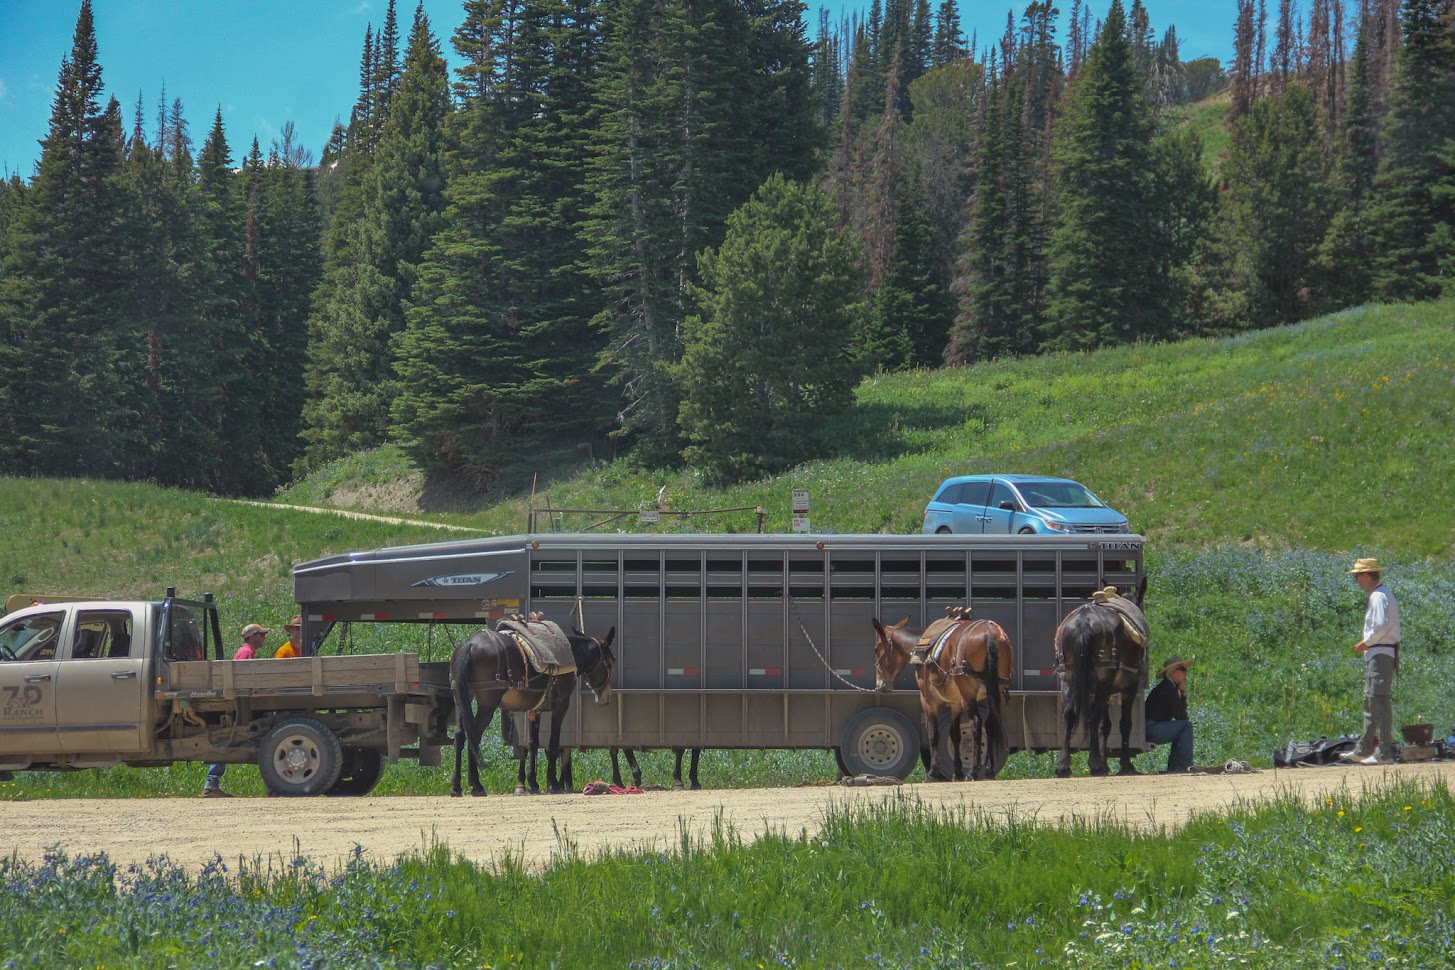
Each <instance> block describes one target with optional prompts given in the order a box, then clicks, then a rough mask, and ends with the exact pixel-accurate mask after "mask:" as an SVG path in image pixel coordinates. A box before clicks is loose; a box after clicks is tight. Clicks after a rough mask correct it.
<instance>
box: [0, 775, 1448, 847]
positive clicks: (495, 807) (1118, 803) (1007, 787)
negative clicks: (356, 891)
mask: <svg viewBox="0 0 1455 970" xmlns="http://www.w3.org/2000/svg"><path fill="white" fill-rule="evenodd" d="M19 777H20V780H21V781H22V784H23V779H24V776H23V775H21V776H19ZM1405 780H1409V781H1415V782H1419V783H1421V784H1437V783H1443V784H1445V785H1451V783H1452V780H1455V761H1442V762H1429V763H1425V764H1414V765H1399V766H1394V767H1388V768H1363V767H1357V766H1355V767H1348V768H1307V769H1285V770H1273V769H1268V770H1265V771H1262V772H1259V773H1257V774H1243V775H1189V776H1178V777H1172V776H1159V775H1143V776H1140V777H1135V778H1115V777H1113V778H1073V779H1070V780H1067V781H1057V780H1052V779H1034V780H1026V781H995V782H979V783H962V784H933V785H931V784H917V785H905V786H902V787H898V788H842V787H824V788H757V789H746V790H734V791H701V792H670V791H668V792H650V793H647V794H643V795H596V796H588V795H558V796H539V797H515V796H511V795H491V796H488V797H485V798H468V797H467V798H463V799H455V798H448V797H444V796H439V797H429V798H417V797H407V798H406V797H385V798H314V799H307V800H297V801H289V802H283V803H280V802H279V801H278V800H273V801H270V802H268V803H266V804H264V803H262V802H261V801H257V800H249V799H206V800H203V799H177V798H157V799H80V800H69V799H68V800H64V801H61V800H37V801H16V802H9V803H7V804H6V805H5V806H4V818H5V834H4V836H3V837H0V847H3V850H4V852H5V854H6V855H11V854H14V853H19V854H20V855H21V856H22V857H25V858H30V859H39V858H40V857H41V855H42V853H43V852H44V851H45V849H46V848H47V847H49V846H53V845H60V846H62V847H64V848H65V849H66V850H67V851H68V852H70V853H72V854H77V853H83V852H96V851H105V852H106V853H107V854H108V855H109V856H110V857H111V859H112V860H113V861H115V862H118V863H122V864H125V863H130V862H143V861H145V860H146V859H147V858H148V857H150V856H153V855H160V854H165V855H167V856H168V857H169V858H170V859H172V860H173V861H174V862H177V863H180V864H183V865H186V866H188V867H192V868H195V867H199V866H201V865H203V864H205V863H207V862H208V861H211V860H212V859H214V858H215V857H217V856H221V857H222V859H223V860H224V861H226V862H228V863H230V864H236V863H237V861H238V860H240V859H241V860H242V861H244V862H246V863H248V864H250V865H251V864H254V863H260V864H263V865H266V864H267V863H268V862H270V861H271V862H273V863H274V864H277V863H278V862H280V861H288V860H291V859H293V858H294V857H295V855H297V854H301V855H302V856H304V857H306V858H309V859H312V860H315V861H317V862H319V863H320V864H322V865H323V866H325V867H326V868H332V867H334V866H336V865H338V864H341V863H342V862H343V861H345V860H346V859H347V858H348V857H349V856H350V855H352V854H353V851H354V846H355V845H356V844H357V845H361V846H363V848H364V855H365V858H366V859H370V860H373V861H375V862H387V861H390V860H392V859H394V858H395V857H396V856H398V855H400V854H401V853H407V852H411V851H413V850H418V849H423V848H426V847H428V846H430V845H433V844H436V843H445V844H447V845H448V846H449V847H450V848H451V849H452V850H453V851H454V852H456V853H459V854H461V855H463V856H465V857H467V858H469V859H473V860H475V861H477V862H481V863H488V862H490V861H492V860H496V859H498V858H500V857H501V855H502V854H504V853H507V852H509V853H512V854H514V855H517V856H520V857H523V858H524V859H526V860H528V862H529V863H530V864H533V865H540V864H544V863H547V862H549V861H550V859H551V858H552V856H553V855H555V854H557V853H559V852H560V851H561V850H562V844H561V841H560V839H558V837H557V834H556V833H557V832H558V831H559V832H560V833H562V835H563V836H564V838H565V839H566V840H567V841H569V842H570V843H571V844H572V845H574V846H575V848H576V849H577V850H578V851H580V852H581V853H583V854H585V855H587V856H590V855H591V854H594V853H597V852H600V851H603V850H606V849H618V848H642V847H645V848H652V847H655V848H657V849H671V848H672V847H673V846H675V845H676V844H678V842H679V840H680V832H681V827H682V826H684V825H686V826H688V827H689V829H690V830H691V831H692V832H693V833H694V834H697V835H703V834H706V833H708V832H710V830H711V827H712V825H713V824H714V821H715V819H716V818H717V817H718V816H719V814H720V815H721V816H722V818H723V820H724V821H725V822H726V823H727V824H729V825H731V826H732V827H733V828H734V829H735V830H736V831H737V833H738V834H739V835H740V836H742V837H743V838H744V839H751V838H756V837H757V836H759V835H761V834H763V832H764V831H766V830H769V829H772V830H774V831H781V832H786V833H789V834H791V835H797V834H798V833H800V832H802V831H809V832H812V831H814V830H816V829H817V828H818V826H819V824H820V822H821V820H822V819H823V816H824V813H825V812H826V811H828V810H830V809H831V808H835V807H842V806H849V805H864V804H875V803H879V802H882V801H884V800H892V799H895V798H899V797H909V798H912V799H918V800H919V801H920V802H921V803H923V804H924V805H925V806H926V807H928V808H930V809H935V810H938V809H948V810H951V811H962V810H963V811H968V812H983V813H988V814H989V815H991V816H1007V815H1012V814H1014V815H1016V816H1019V817H1023V818H1028V817H1034V818H1036V819H1038V820H1040V821H1042V822H1060V821H1065V820H1069V819H1072V818H1079V819H1092V820H1095V819H1114V820H1117V821H1121V822H1125V823H1127V824H1130V825H1134V826H1147V827H1158V826H1167V827H1176V826H1178V825H1180V824H1182V823H1183V822H1184V821H1186V820H1187V818H1188V817H1189V815H1191V814H1192V813H1194V812H1201V811H1216V810H1219V809H1223V808H1227V807H1230V806H1232V805H1235V804H1238V803H1243V802H1253V801H1259V800H1265V799H1270V798H1276V797H1280V796H1284V795H1293V796H1297V797H1299V798H1302V799H1305V800H1307V801H1309V802H1314V801H1321V800H1322V799H1323V798H1325V797H1327V796H1328V795H1329V794H1332V793H1335V792H1350V793H1354V794H1357V793H1359V792H1360V791H1361V790H1363V789H1365V788H1376V787H1385V786H1389V785H1392V784H1396V783H1398V782H1400V781H1405ZM284 807H286V808H287V809H288V810H287V811H280V809H282V808H284ZM282 818H287V819H289V820H290V821H289V822H288V824H286V825H282V824H277V820H278V819H282ZM295 839H296V840H297V841H296V845H295V841H294V840H295Z"/></svg>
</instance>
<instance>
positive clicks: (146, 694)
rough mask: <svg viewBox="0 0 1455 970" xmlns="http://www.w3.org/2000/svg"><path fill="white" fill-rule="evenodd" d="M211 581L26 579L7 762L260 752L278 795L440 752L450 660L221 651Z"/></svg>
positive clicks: (356, 785) (1, 679) (234, 760)
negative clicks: (148, 593)
mask: <svg viewBox="0 0 1455 970" xmlns="http://www.w3.org/2000/svg"><path fill="white" fill-rule="evenodd" d="M223 652H224V646H223V639H222V636H221V632H220V628H219V625H218V619H217V609H216V606H215V605H214V603H213V601H212V597H211V596H210V595H208V596H206V597H204V598H203V600H201V601H195V600H184V599H178V598H177V597H176V596H175V593H174V591H173V590H170V589H169V590H167V595H166V597H165V598H163V599H161V600H156V601H140V602H138V601H130V600H102V599H78V598H74V597H44V596H35V597H31V596H25V595H16V596H12V597H10V598H9V599H8V600H7V601H6V613H5V616H4V617H3V618H0V772H13V771H29V770H45V771H56V770H69V769H79V768H98V767H107V766H111V765H119V764H125V765H136V766H152V765H166V764H172V763H175V762H181V761H199V762H208V763H219V762H220V763H225V764H247V763H254V764H257V766H258V768H259V770H260V771H261V772H262V776H263V782H264V784H265V785H266V786H267V788H268V790H269V791H270V792H272V793H277V794H280V795H325V794H327V795H363V794H366V793H368V792H369V791H370V790H372V789H373V787H374V786H375V784H377V783H378V781H379V777H380V775H382V774H383V770H384V766H385V765H386V764H388V763H392V762H394V761H396V760H398V759H400V758H415V759H418V760H419V762H420V763H421V764H426V765H437V764H439V763H440V748H441V746H443V745H445V744H448V743H450V742H449V738H448V730H449V722H450V720H451V718H452V717H453V713H454V711H453V705H452V703H451V700H450V694H449V664H448V663H443V662H441V663H421V662H420V659H419V656H418V655H417V654H403V653H401V654H378V655H369V654H360V655H347V656H327V657H321V656H311V657H299V658H296V659H287V660H276V659H271V658H269V659H257V660H224V659H222V657H223Z"/></svg>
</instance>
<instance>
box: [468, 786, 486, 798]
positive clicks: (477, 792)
mask: <svg viewBox="0 0 1455 970" xmlns="http://www.w3.org/2000/svg"><path fill="white" fill-rule="evenodd" d="M470 795H471V796H472V797H474V798H484V797H485V789H483V788H472V789H470Z"/></svg>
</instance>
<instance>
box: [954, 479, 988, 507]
mask: <svg viewBox="0 0 1455 970" xmlns="http://www.w3.org/2000/svg"><path fill="white" fill-rule="evenodd" d="M964 489H965V491H964V492H962V493H961V495H960V503H961V504H962V505H984V504H985V497H986V496H987V495H989V494H990V483H989V482H966V483H965V485H964Z"/></svg>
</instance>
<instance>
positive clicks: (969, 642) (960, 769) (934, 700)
mask: <svg viewBox="0 0 1455 970" xmlns="http://www.w3.org/2000/svg"><path fill="white" fill-rule="evenodd" d="M872 622H873V624H874V632H875V634H876V639H875V641H874V685H875V689H877V690H879V691H880V692H888V691H891V690H893V689H894V680H895V678H896V677H898V676H899V674H900V671H902V670H904V668H905V667H906V666H908V665H909V663H910V658H911V657H912V656H913V655H914V652H915V649H916V647H918V646H919V642H920V637H921V635H922V634H923V632H924V631H922V630H916V629H912V628H910V627H908V626H906V624H907V623H909V618H908V617H906V618H905V619H903V620H900V621H899V622H898V623H895V624H892V625H890V626H885V625H884V624H882V623H880V622H879V621H878V620H877V619H876V620H873V621H872ZM945 637H946V638H945V640H944V643H943V645H942V646H940V647H939V649H938V650H937V651H936V653H935V654H933V655H931V656H929V657H926V658H925V662H924V663H922V664H916V665H915V666H914V675H915V680H916V682H917V683H918V684H919V696H920V710H921V711H923V712H924V718H925V730H926V733H927V734H928V735H929V744H930V763H929V764H928V765H926V768H927V776H928V777H929V778H931V779H932V780H945V779H947V778H953V779H954V780H955V781H963V780H964V779H965V769H964V764H963V761H962V757H961V753H960V744H961V740H962V735H963V732H964V728H965V723H966V720H967V719H968V721H969V724H970V728H971V740H972V755H971V759H972V764H971V774H970V777H971V778H974V779H989V778H994V777H995V776H996V774H997V773H998V772H999V771H1000V767H1001V765H1003V764H1004V763H1005V758H1006V755H1007V753H1008V748H1007V745H1006V740H1005V727H1004V722H1003V721H1002V712H1003V710H1004V707H1005V704H1006V702H1007V700H1008V699H1009V696H1010V687H1009V685H1010V676H1011V671H1012V670H1013V669H1014V660H1015V657H1014V650H1013V649H1012V647H1011V644H1010V637H1008V636H1006V633H1005V630H1003V629H1001V626H1000V624H998V623H996V622H994V621H993V620H969V619H966V620H963V621H961V622H957V623H955V624H954V627H953V629H951V630H949V632H948V633H947V634H946V635H945ZM942 718H948V720H949V724H950V736H949V739H948V741H949V748H950V751H951V762H952V769H951V772H950V773H949V774H946V773H945V771H944V769H943V767H942V766H941V765H940V763H939V762H940V721H941V719H942Z"/></svg>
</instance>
